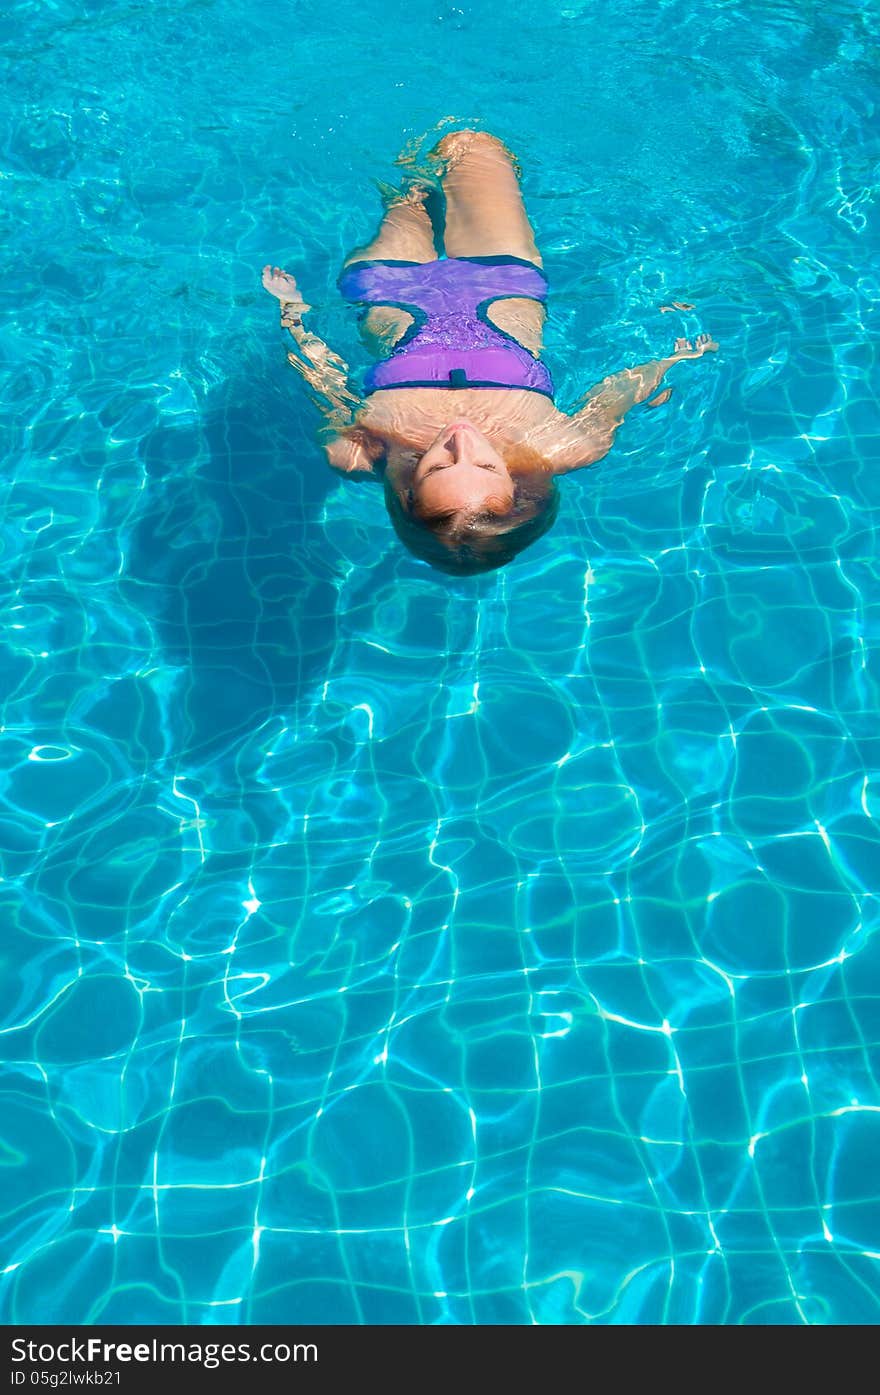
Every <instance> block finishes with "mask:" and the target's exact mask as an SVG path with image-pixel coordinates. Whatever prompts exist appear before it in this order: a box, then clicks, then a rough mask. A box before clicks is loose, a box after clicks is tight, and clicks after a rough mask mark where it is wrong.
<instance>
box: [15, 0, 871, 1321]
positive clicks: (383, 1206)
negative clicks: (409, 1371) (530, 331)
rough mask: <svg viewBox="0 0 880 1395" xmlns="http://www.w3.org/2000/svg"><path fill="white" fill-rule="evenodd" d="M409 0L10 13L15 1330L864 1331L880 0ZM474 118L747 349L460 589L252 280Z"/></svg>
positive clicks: (572, 274) (613, 364)
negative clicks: (354, 476)
mask: <svg viewBox="0 0 880 1395" xmlns="http://www.w3.org/2000/svg"><path fill="white" fill-rule="evenodd" d="M403 14H404V9H403V7H400V11H399V17H398V18H397V19H396V20H395V22H394V24H393V26H391V27H390V28H389V20H388V7H387V6H385V5H380V4H379V3H377V0H366V2H365V3H364V4H363V5H362V6H361V7H357V8H356V7H355V6H353V5H352V4H351V3H350V0H343V3H341V4H337V5H336V6H335V7H334V9H333V11H332V13H331V11H330V10H328V9H327V8H326V7H325V6H321V5H317V4H306V3H298V2H297V0H280V3H278V4H276V5H274V6H272V7H271V8H270V9H266V10H264V9H263V7H260V6H257V5H255V4H253V3H245V0H214V3H212V2H211V0H192V2H191V3H188V4H185V3H175V4H162V3H158V4H147V3H128V4H123V3H115V2H114V3H98V2H97V0H56V2H55V3H53V4H52V5H47V4H37V3H32V2H31V0H18V3H15V0H10V3H9V4H8V5H6V6H5V7H4V12H3V16H2V20H0V38H2V42H3V46H4V54H5V72H4V78H3V85H2V89H0V90H2V96H0V102H2V104H3V109H4V110H3V114H4V117H5V119H4V121H3V123H2V125H3V130H4V131H5V132H6V135H5V138H4V148H3V151H2V162H0V169H2V175H3V189H4V195H5V197H4V200H3V213H2V217H3V231H4V234H5V238H6V241H7V244H8V245H10V246H11V247H12V249H13V252H14V259H13V260H12V261H11V264H10V267H9V269H8V271H7V275H6V278H5V280H4V286H3V292H2V295H3V301H4V305H5V309H6V315H5V316H4V320H3V325H2V330H0V334H2V349H3V368H2V377H0V401H2V405H3V408H4V409H5V410H4V412H3V426H2V432H3V444H4V447H5V449H4V451H3V456H4V460H5V465H4V469H3V473H2V495H3V502H2V515H0V517H2V554H0V555H2V566H3V575H4V585H3V589H2V611H0V619H2V626H3V633H2V644H3V651H2V661H0V769H2V782H0V875H2V881H0V901H2V907H3V921H2V924H3V935H2V941H0V962H2V970H3V971H2V975H0V999H2V1020H0V1028H2V1037H0V1042H2V1050H3V1055H4V1059H5V1070H4V1072H3V1076H2V1102H0V1179H2V1186H0V1214H2V1220H0V1271H2V1272H0V1316H2V1320H3V1321H5V1322H7V1323H8V1322H28V1321H29V1322H46V1321H57V1322H72V1323H89V1322H97V1321H101V1322H140V1321H155V1322H169V1323H176V1322H183V1321H189V1322H198V1323H213V1322H223V1323H229V1322H241V1323H249V1322H275V1321H304V1322H368V1323H387V1322H404V1323H415V1322H420V1323H464V1324H469V1323H498V1322H509V1323H534V1322H537V1323H542V1324H547V1323H560V1322H576V1323H581V1322H597V1323H602V1324H606V1323H632V1322H643V1323H684V1324H688V1323H730V1324H736V1323H767V1322H771V1323H792V1324H799V1323H825V1322H847V1323H860V1322H862V1323H871V1322H876V1321H877V1320H878V1319H880V1197H878V1186H877V1180H876V1159H877V1156H878V1148H880V1089H878V1062H877V1054H876V1047H877V1042H878V1038H880V951H878V945H877V943H876V942H875V941H876V932H877V929H878V924H880V915H878V901H877V884H878V868H880V858H878V819H880V741H878V730H880V724H878V720H877V709H878V700H877V684H878V677H880V668H878V665H880V613H878V604H877V594H878V593H877V586H876V583H877V565H876V557H877V527H878V506H880V459H878V455H880V452H878V440H880V424H878V422H880V419H878V412H877V405H878V404H877V394H876V384H877V381H878V377H877V364H876V353H875V350H874V347H873V343H872V337H871V336H872V329H873V332H874V335H876V308H877V304H878V299H880V282H878V236H877V231H878V215H877V207H876V203H875V200H874V194H875V184H874V181H875V179H876V168H877V158H878V139H877V124H876V116H877V112H876V105H877V99H878V89H877V77H876V74H877V71H878V69H877V63H878V58H880V43H878V28H880V26H878V21H877V14H876V11H874V12H873V14H868V15H864V14H862V13H861V7H860V5H858V4H856V3H850V0H832V2H831V3H830V4H822V5H821V6H820V5H818V4H815V3H808V2H807V0H800V2H799V3H794V0H761V3H757V0H753V3H751V4H743V3H733V2H732V0H715V3H713V4H711V5H710V4H706V3H697V0H668V2H667V3H661V4H659V5H658V4H657V3H656V0H652V3H650V4H648V3H646V0H634V2H632V3H629V4H627V5H623V4H621V3H617V2H616V0H603V3H598V4H595V5H587V4H585V3H583V0H560V3H559V4H556V3H550V0H543V2H542V3H541V4H540V5H539V6H537V7H536V6H527V5H525V4H523V3H521V0H512V3H511V4H509V5H505V6H503V7H499V6H495V5H493V4H490V3H489V0H478V2H477V3H472V4H467V3H461V4H458V5H449V4H448V3H446V2H445V0H430V2H429V0H412V3H409V4H408V5H407V6H406V7H405V15H406V19H405V22H404V19H403ZM447 115H451V116H453V117H455V118H456V120H457V121H458V122H459V123H460V124H479V125H485V126H487V127H489V128H491V129H494V130H496V131H497V132H498V134H500V135H501V136H503V137H504V138H505V139H506V140H507V141H508V142H509V143H510V145H511V146H512V147H513V149H514V150H515V151H516V152H517V154H518V155H519V158H520V160H521V162H522V166H523V171H524V188H525V194H526V198H527V202H528V205H529V208H530V211H531V213H532V216H533V219H534V222H535V225H536V229H537V235H538V241H539V244H540V246H541V247H542V250H543V253H544V257H545V262H546V267H547V270H548V273H549V276H550V282H551V289H552V301H551V307H552V319H551V322H550V327H549V331H548V350H547V358H548V362H549V364H550V367H551V369H552V371H553V374H554V377H555V379H556V382H557V384H558V386H559V389H560V399H561V402H562V404H563V405H570V404H571V403H572V402H573V400H574V398H575V397H576V395H577V394H578V393H579V392H582V391H584V390H585V389H586V387H588V386H589V385H590V384H591V383H592V382H595V381H596V380H597V379H598V378H600V377H601V376H603V375H604V374H606V373H608V372H610V371H612V370H614V369H616V368H618V367H621V366H624V365H626V364H631V363H634V362H638V361H640V360H643V359H644V358H646V357H650V356H652V355H656V354H659V353H661V352H665V351H667V350H668V348H669V347H670V345H671V342H672V339H673V338H674V337H675V335H677V334H681V333H697V332H700V331H701V330H703V329H706V330H709V331H711V332H712V333H713V334H714V335H715V336H716V337H717V338H718V339H719V341H720V343H721V352H719V353H718V354H717V355H715V356H714V357H711V358H708V359H705V360H703V361H701V362H700V363H698V364H682V365H680V366H679V367H677V368H676V369H675V370H674V372H673V374H672V375H671V378H670V381H671V382H673V383H674V386H675V392H674V393H673V396H672V399H671V401H670V402H669V403H668V404H667V405H666V406H664V407H662V408H660V409H658V410H656V411H653V412H644V411H643V412H641V413H638V412H635V413H633V414H632V416H631V417H630V419H629V420H628V421H627V423H626V426H625V427H624V429H623V430H622V431H621V432H620V434H619V438H618V443H617V445H616V446H615V448H614V451H613V452H612V454H611V455H610V456H609V457H608V458H607V459H606V460H605V461H603V462H602V464H601V465H600V466H599V467H598V468H597V469H595V470H593V471H588V472H584V473H582V474H580V475H578V476H575V477H573V478H570V479H567V480H566V481H564V482H563V489H564V500H563V507H562V510H561V514H560V518H559V521H558V522H557V524H556V526H555V528H554V530H553V531H552V533H551V534H549V535H548V536H547V537H545V538H544V539H543V540H541V541H540V542H539V543H538V544H537V545H536V546H535V547H534V548H533V549H532V550H531V551H530V552H528V553H527V554H525V555H524V556H523V557H522V558H521V559H519V560H518V561H516V562H515V563H514V564H513V565H512V566H511V567H509V568H508V569H506V570H505V571H504V572H501V573H494V574H492V575H490V576H488V577H484V578H481V579H478V580H474V581H467V582H465V581H459V580H455V579H452V578H449V577H446V576H443V575H440V574H438V573H433V572H431V571H429V570H428V569H427V568H426V567H425V566H424V565H422V564H420V563H418V562H416V561H415V560H413V559H411V558H410V557H409V556H408V555H406V554H405V553H404V552H403V551H402V550H401V547H400V545H399V544H398V542H397V541H396V539H395V537H394V535H393V533H392V530H391V527H390V524H389V522H388V520H387V518H386V517H385V514H384V509H383V506H382V501H381V495H380V494H379V493H378V492H375V491H373V490H371V489H370V488H369V487H360V488H359V487H356V486H352V485H347V484H346V483H345V482H344V481H340V480H337V479H336V478H334V477H332V476H331V475H330V473H329V471H327V470H326V469H325V468H323V467H322V464H321V461H320V459H319V456H318V453H317V449H316V446H315V444H314V442H313V430H314V426H315V418H314V415H313V411H312V409H311V407H310V406H309V405H308V403H307V402H306V400H305V399H304V396H303V394H302V393H301V391H299V387H298V383H297V381H296V379H295V375H294V374H293V373H291V371H290V370H289V369H288V367H287V365H286V363H285V360H284V346H283V344H282V342H281V336H280V332H279V331H278V329H277V319H276V314H275V311H274V309H273V305H272V303H271V302H270V301H269V298H268V297H266V296H265V295H264V293H263V292H262V290H261V289H260V287H259V268H260V267H261V266H262V264H263V263H264V262H265V261H269V260H272V261H273V262H274V261H277V262H280V263H282V264H285V265H287V266H289V267H290V268H291V269H294V270H296V272H297V274H298V275H299V276H300V278H301V281H302V285H303V289H304V291H305V294H306V296H307V298H308V299H309V300H310V301H312V302H313V304H314V306H315V314H316V318H317V322H318V327H319V328H320V329H321V332H322V333H324V334H325V336H326V337H327V338H328V339H330V341H331V342H332V343H333V344H334V345H335V346H336V347H338V348H339V349H340V351H342V352H343V353H345V354H346V355H347V356H348V357H349V358H350V360H351V361H352V362H353V363H358V364H363V362H364V359H363V356H362V354H361V351H360V349H359V347H358V339H357V332H356V326H355V323H354V321H353V319H352V318H351V313H350V311H349V310H347V309H346V308H345V307H343V306H342V305H341V304H340V303H339V301H338V298H337V294H336V291H335V286H334V283H335V278H336V275H337V272H338V269H339V265H340V262H341V259H342V257H343V255H344V254H345V253H346V252H347V251H348V250H350V249H351V248H352V247H353V246H355V245H357V244H358V243H361V242H363V241H364V240H365V239H366V237H367V236H368V235H369V234H370V233H371V231H372V229H373V227H374V225H375V221H376V218H377V216H378V212H379V201H378V196H377V194H376V192H375V188H374V186H373V184H372V183H371V180H372V179H373V178H374V177H377V178H381V179H385V180H389V179H392V178H393V177H394V173H395V171H394V165H393V158H394V156H395V155H396V154H397V152H398V151H399V150H400V149H401V147H402V146H403V145H404V144H405V143H407V142H410V141H416V140H417V139H418V138H420V137H421V136H422V135H423V134H424V133H426V132H428V131H429V130H430V128H432V127H433V126H434V124H435V123H436V122H437V121H438V119H440V118H442V117H444V116H447ZM431 138H432V137H429V139H431ZM673 298H674V299H677V300H684V301H688V302H693V303H694V304H695V306H696V309H695V310H694V311H693V312H688V313H682V314H661V313H660V311H659V306H660V304H661V303H665V302H668V301H669V300H671V299H673Z"/></svg>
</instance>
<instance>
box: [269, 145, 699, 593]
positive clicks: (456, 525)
mask: <svg viewBox="0 0 880 1395" xmlns="http://www.w3.org/2000/svg"><path fill="white" fill-rule="evenodd" d="M429 158H430V159H431V161H432V163H433V167H434V168H435V169H436V170H437V173H438V175H439V186H440V189H441V190H442V194H443V198H444V202H445V214H446V216H445V227H444V242H445V251H446V255H445V257H442V258H438V255H437V251H436V248H435V244H434V231H433V227H432V223H431V219H430V217H429V216H428V212H427V209H426V207H425V201H426V198H427V197H428V194H429V185H428V183H427V182H413V183H411V184H410V186H409V187H408V188H406V189H405V190H404V191H403V192H401V193H395V194H394V195H393V197H392V198H390V199H389V200H388V206H387V208H386V213H385V217H384V219H383V220H382V224H381V227H380V228H379V232H378V234H377V236H376V237H375V239H374V240H373V241H372V242H371V243H370V244H369V246H367V247H363V248H361V249H360V250H359V251H357V252H355V253H353V254H352V256H351V257H349V259H348V261H347V262H346V263H345V267H344V269H343V272H342V275H341V277H340V281H339V286H340V290H341V291H342V294H343V295H344V296H345V298H346V299H347V300H351V301H356V302H358V303H360V304H362V305H364V306H366V307H368V308H367V310H366V312H365V316H364V319H363V329H364V333H365V337H366V339H367V341H368V343H369V345H370V347H371V348H372V349H373V351H374V352H375V353H376V355H377V357H379V359H380V361H379V362H378V363H376V364H374V365H373V367H372V368H370V369H369V371H368V372H367V374H366V379H365V384H364V394H363V398H361V396H360V395H359V394H358V393H357V392H356V391H355V390H354V389H353V388H352V387H351V385H350V384H349V381H348V366H347V364H345V363H344V362H343V360H342V359H341V358H339V356H338V355H337V354H334V353H333V352H332V351H331V350H330V349H329V348H328V347H327V345H326V344H324V343H323V341H322V340H321V339H319V338H318V337H317V335H315V334H312V333H310V332H309V331H308V330H306V329H305V328H304V326H303V322H302V317H303V315H304V314H305V312H306V311H307V310H308V308H309V307H308V305H306V304H305V302H304V301H303V299H302V297H301V295H300V293H299V290H298V288H297V284H296V281H295V279H294V278H293V276H291V275H289V274H288V273H287V272H285V271H282V270H281V269H280V268H279V267H271V266H267V267H265V268H264V270H263V285H264V286H265V287H266V290H267V291H269V292H271V294H272V295H274V296H276V297H277V298H278V300H279V301H280V302H281V323H282V325H284V327H285V328H286V329H288V330H289V331H290V333H291V335H292V336H293V338H294V340H295V341H296V345H297V350H298V352H296V353H291V354H289V355H288V357H289V359H290V362H291V363H292V364H293V365H294V367H296V368H297V369H298V370H299V372H300V373H301V374H302V376H303V377H304V378H305V380H306V381H307V383H308V384H309V385H310V387H311V388H312V389H313V391H314V393H315V394H316V397H317V400H318V403H319V405H320V406H321V408H322V410H323V411H324V413H325V416H326V418H327V426H326V428H325V432H326V439H325V441H324V447H325V450H326V452H327V457H328V459H329V461H330V464H331V465H332V466H333V467H334V468H335V469H337V470H340V471H341V472H342V473H343V474H347V475H351V476H359V477H366V478H370V479H376V480H381V481H383V483H384V487H385V500H386V503H387V506H388V512H389V513H390V515H391V520H392V522H393V524H394V527H395V529H396V530H397V532H398V534H399V536H400V537H401V538H402V540H403V542H404V543H405V544H406V546H407V547H408V548H409V549H410V551H412V552H414V553H415V554H416V556H418V557H422V558H424V559H425V560H426V561H428V562H430V563H432V564H433V565H434V566H435V567H440V568H441V569H442V570H443V571H446V572H453V573H457V574H460V575H465V574H469V573H473V572H484V571H490V570H491V569H492V568H493V567H500V566H503V564H504V563H505V562H509V561H510V559H511V558H512V557H515V556H516V554H517V553H518V552H521V551H522V549H523V548H524V547H527V546H528V545H529V543H531V542H534V540H535V539H536V538H538V537H540V536H541V534H542V533H544V532H545V531H546V530H547V529H548V528H549V527H550V524H551V523H552V522H553V519H554V518H555V516H556V510H557V504H558V500H557V490H556V483H555V480H556V476H557V475H561V474H565V473H567V472H568V471H570V470H578V469H580V468H581V467H582V466H584V465H593V464H594V463H595V462H596V461H597V460H601V459H602V457H603V456H604V455H606V454H607V452H608V451H609V450H610V448H611V444H612V442H613V440H614V433H615V431H616V430H617V428H618V426H620V423H621V422H622V421H623V418H624V416H625V415H626V413H627V412H628V411H629V409H630V407H633V406H635V405H636V403H639V402H644V401H645V400H646V398H648V397H650V396H651V394H652V393H653V392H654V391H655V389H656V388H657V386H658V385H659V383H660V382H661V380H662V378H663V376H664V374H665V373H666V371H667V369H669V368H670V367H671V366H672V364H673V363H678V362H679V361H680V360H681V359H686V358H688V359H692V358H699V357H700V356H701V355H702V354H704V353H706V352H707V351H708V350H714V349H716V348H717V347H718V346H717V344H715V343H713V342H712V340H711V339H710V338H709V336H708V335H707V334H702V335H700V336H699V338H698V339H696V340H695V341H694V342H693V343H691V342H690V341H689V340H686V339H679V340H677V341H676V344H675V351H674V352H673V353H672V354H670V356H669V357H668V358H662V359H655V360H654V361H653V362H651V363H645V364H641V365H640V366H639V367H637V368H628V369H625V370H624V371H623V372H620V373H614V374H612V376H611V377H609V378H605V379H604V381H603V382H601V383H599V384H598V385H597V386H596V387H594V388H591V390H590V391H589V392H588V393H587V394H586V397H585V398H584V400H583V403H582V405H581V407H580V410H578V411H576V412H574V413H573V414H572V415H571V416H567V415H566V414H565V413H563V412H560V411H559V409H558V408H557V407H555V406H554V404H553V384H552V382H551V380H550V374H549V373H548V371H547V368H546V367H545V365H544V364H543V363H542V362H541V357H540V355H541V339H542V330H543V325H544V318H545V311H544V301H545V300H546V297H547V281H546V278H545V276H544V273H543V271H542V270H541V266H542V261H541V256H540V253H539V252H538V249H537V247H536V246H535V239H534V234H533V232H532V227H531V224H530V223H529V220H528V218H527V216H526V211H525V208H524V206H523V201H522V196H521V194H520V189H519V181H518V179H517V173H516V168H515V165H514V161H513V158H512V157H511V155H510V153H509V151H508V150H507V149H506V148H505V147H504V145H502V143H501V141H500V140H498V139H496V137H495V136H491V135H489V134H488V133H487V132H485V131H455V132H453V133H451V134H449V135H446V136H444V137H443V139H442V140H441V141H439V143H438V144H437V145H436V146H435V148H434V150H433V151H432V152H431V156H430V157H429ZM668 395H669V394H668V391H667V392H665V393H664V394H662V395H661V397H660V398H658V399H656V400H655V404H656V403H659V402H660V401H665V399H666V397H668ZM655 404H652V405H655Z"/></svg>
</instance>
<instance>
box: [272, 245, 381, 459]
mask: <svg viewBox="0 0 880 1395" xmlns="http://www.w3.org/2000/svg"><path fill="white" fill-rule="evenodd" d="M263 285H264V286H265V288H266V290H267V291H268V292H269V293H270V295H273V296H275V298H276V299H277V300H278V301H279V302H280V304H281V323H282V325H283V327H284V328H285V329H286V330H287V331H288V333H289V334H290V336H291V338H292V339H293V342H294V344H295V346H296V348H295V349H294V350H292V351H290V352H289V353H288V355H287V361H288V363H289V364H290V365H291V366H292V367H293V368H295V369H296V371H297V372H298V373H299V375H300V377H301V378H303V379H304V381H305V382H306V383H307V384H308V386H309V388H310V389H311V396H312V400H313V401H314V403H315V405H316V406H317V407H318V408H319V410H320V411H321V413H322V414H323V416H324V419H325V425H324V427H323V429H322V431H321V435H322V437H323V440H322V444H323V447H324V450H325V452H326V455H327V459H328V461H329V463H330V464H331V465H332V466H333V467H334V469H337V470H341V471H342V472H343V473H344V474H373V466H372V460H371V459H370V456H369V454H368V453H367V451H366V449H365V447H364V445H363V444H362V443H360V442H359V441H357V440H356V439H350V438H348V437H347V436H344V435H341V434H340V433H342V432H344V431H345V430H346V429H347V428H350V427H351V426H352V425H353V424H354V421H355V419H356V417H357V414H358V411H359V410H360V408H361V407H362V406H363V403H362V401H361V398H360V397H359V395H358V394H357V393H356V392H354V391H353V390H352V388H351V385H350V384H349V381H348V364H347V363H346V362H345V360H344V359H343V358H340V356H339V354H337V353H334V352H333V350H332V349H331V348H330V347H329V346H328V345H327V344H325V343H324V340H323V339H321V338H319V337H318V335H317V334H312V332H311V331H310V330H307V329H306V327H305V325H304V324H303V315H304V314H305V313H306V311H307V310H309V309H310V308H311V307H310V306H308V305H307V304H306V302H305V301H304V300H303V298H302V296H301V295H300V292H299V288H298V287H297V284H296V280H295V278H294V277H293V276H291V275H290V273H289V272H286V271H282V270H281V268H280V267H277V266H276V267H272V266H265V267H264V268H263ZM328 428H329V429H328Z"/></svg>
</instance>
